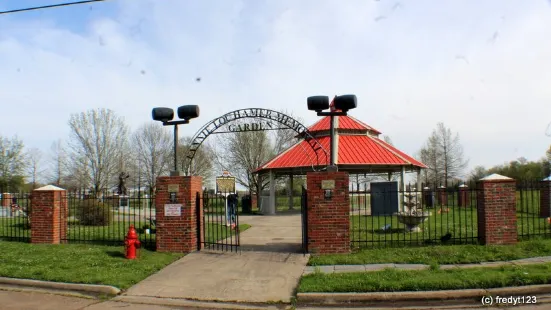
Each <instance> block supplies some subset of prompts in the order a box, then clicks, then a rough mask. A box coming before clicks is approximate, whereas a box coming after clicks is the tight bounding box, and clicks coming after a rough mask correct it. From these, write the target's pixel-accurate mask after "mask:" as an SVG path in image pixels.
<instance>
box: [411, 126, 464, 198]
mask: <svg viewBox="0 0 551 310" xmlns="http://www.w3.org/2000/svg"><path fill="white" fill-rule="evenodd" d="M421 160H422V161H423V162H424V163H425V164H427V165H428V166H429V173H430V176H429V179H432V181H433V182H434V183H435V184H438V183H440V182H442V183H443V185H444V186H446V187H447V186H448V181H450V180H453V179H458V178H460V177H462V175H463V171H464V170H465V168H466V167H467V164H468V161H466V160H465V159H464V155H463V147H462V145H461V142H460V140H459V134H457V133H456V134H455V135H453V134H452V131H451V130H450V129H449V128H446V126H444V123H438V124H437V126H436V129H435V130H433V132H432V135H431V136H430V137H429V139H428V141H427V144H426V145H425V147H424V148H423V149H422V150H421ZM440 184H441V183H440Z"/></svg>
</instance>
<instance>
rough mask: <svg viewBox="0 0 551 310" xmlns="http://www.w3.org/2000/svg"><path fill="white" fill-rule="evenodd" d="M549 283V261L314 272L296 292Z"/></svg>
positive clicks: (550, 272) (398, 290)
mask: <svg viewBox="0 0 551 310" xmlns="http://www.w3.org/2000/svg"><path fill="white" fill-rule="evenodd" d="M548 283H551V263H546V264H538V265H524V266H503V267H497V268H468V269H453V270H452V269H450V270H439V269H437V268H435V269H429V270H416V271H411V270H396V269H386V270H383V271H374V272H354V273H333V274H322V273H313V274H309V275H306V276H304V277H302V279H301V281H300V285H299V288H298V291H299V292H301V293H305V292H400V291H435V290H449V289H471V288H496V287H507V286H521V285H533V284H548Z"/></svg>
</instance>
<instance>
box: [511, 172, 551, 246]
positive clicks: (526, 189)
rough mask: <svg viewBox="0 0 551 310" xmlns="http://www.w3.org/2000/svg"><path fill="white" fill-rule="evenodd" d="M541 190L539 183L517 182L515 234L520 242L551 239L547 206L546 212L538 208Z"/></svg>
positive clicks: (530, 181) (540, 183) (541, 185)
mask: <svg viewBox="0 0 551 310" xmlns="http://www.w3.org/2000/svg"><path fill="white" fill-rule="evenodd" d="M542 190H544V188H543V184H542V182H541V181H534V180H529V181H527V180H525V181H517V193H516V195H517V197H516V201H517V232H518V238H519V239H520V240H523V239H531V238H542V237H543V238H549V237H551V231H550V223H549V206H548V207H547V210H545V209H541V208H540V207H541V203H542V201H541V198H542ZM547 190H548V188H547Z"/></svg>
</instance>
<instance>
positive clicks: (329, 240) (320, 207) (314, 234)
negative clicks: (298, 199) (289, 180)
mask: <svg viewBox="0 0 551 310" xmlns="http://www.w3.org/2000/svg"><path fill="white" fill-rule="evenodd" d="M323 180H328V181H330V180H334V182H335V183H334V184H335V188H334V189H333V193H332V197H331V199H326V198H325V197H324V190H323V189H322V181H323ZM306 184H307V185H306V187H307V195H308V198H307V210H308V211H307V212H308V250H309V251H310V252H311V253H318V254H330V253H349V252H350V196H349V193H348V173H347V172H308V173H307V174H306Z"/></svg>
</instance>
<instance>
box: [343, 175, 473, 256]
mask: <svg viewBox="0 0 551 310" xmlns="http://www.w3.org/2000/svg"><path fill="white" fill-rule="evenodd" d="M390 183H392V182H384V183H383V184H381V185H382V186H378V185H377V184H374V183H372V185H371V188H370V190H368V189H367V186H364V188H363V189H360V190H359V191H358V190H356V191H351V192H350V202H351V211H350V227H351V231H350V238H351V242H352V247H353V248H365V247H384V246H409V245H412V246H416V245H417V246H418V245H432V244H469V243H476V242H477V240H478V226H477V225H478V224H477V214H476V203H477V201H476V193H477V190H476V188H470V187H461V188H459V187H452V188H448V189H445V188H429V187H425V188H424V189H422V190H417V189H415V188H412V187H411V186H408V189H406V190H403V189H399V188H398V186H397V185H394V186H392V184H390ZM395 184H396V183H395Z"/></svg>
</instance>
